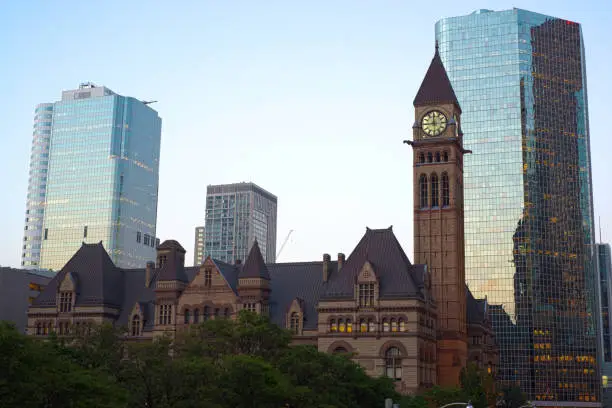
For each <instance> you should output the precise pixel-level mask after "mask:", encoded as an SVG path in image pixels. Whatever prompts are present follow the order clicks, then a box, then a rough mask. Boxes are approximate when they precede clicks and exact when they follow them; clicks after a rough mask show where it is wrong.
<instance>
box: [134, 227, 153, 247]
mask: <svg viewBox="0 0 612 408" xmlns="http://www.w3.org/2000/svg"><path fill="white" fill-rule="evenodd" d="M136 242H138V243H139V244H140V242H142V243H143V244H144V245H146V246H150V247H151V248H155V242H156V240H155V237H154V236H151V235H149V234H146V233H145V234H144V236H143V234H142V233H141V232H140V231H136Z"/></svg>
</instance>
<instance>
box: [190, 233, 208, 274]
mask: <svg viewBox="0 0 612 408" xmlns="http://www.w3.org/2000/svg"><path fill="white" fill-rule="evenodd" d="M205 231H206V228H205V227H196V228H195V243H194V245H193V264H194V265H195V266H197V265H202V264H203V263H204V260H205V259H206V258H205V257H204V251H205V248H204V237H205V235H204V234H205V233H204V232H205Z"/></svg>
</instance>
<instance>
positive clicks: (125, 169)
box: [22, 83, 161, 271]
mask: <svg viewBox="0 0 612 408" xmlns="http://www.w3.org/2000/svg"><path fill="white" fill-rule="evenodd" d="M160 141H161V119H160V117H159V116H158V114H157V112H156V111H155V110H153V109H151V107H149V106H148V103H143V102H142V101H139V100H137V99H134V98H131V97H124V96H121V95H117V94H115V93H114V92H113V91H111V90H110V89H108V88H106V87H98V86H95V85H93V84H90V83H87V84H81V86H80V87H79V89H76V90H70V91H64V92H63V93H62V99H61V101H58V102H54V103H52V104H44V105H39V106H38V107H37V109H36V116H35V129H34V141H33V148H32V158H31V165H30V186H29V189H28V203H27V209H26V226H25V230H26V231H25V236H24V251H23V254H22V263H23V265H24V266H37V267H40V268H45V269H52V270H56V271H57V270H59V269H61V268H62V267H63V266H64V264H65V263H66V262H67V261H68V260H69V259H70V258H71V257H72V255H74V253H75V252H76V251H77V250H78V249H79V247H80V246H81V244H82V242H86V243H94V242H100V241H102V243H103V245H104V247H105V248H106V249H107V251H108V252H109V255H110V257H111V259H112V260H113V262H115V264H116V265H118V266H120V267H126V268H127V267H140V266H144V265H145V264H146V262H147V261H150V260H152V259H155V242H156V240H155V232H156V231H155V228H156V222H157V189H158V177H159V150H160ZM39 248H40V249H39Z"/></svg>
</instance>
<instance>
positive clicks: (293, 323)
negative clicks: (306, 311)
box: [289, 312, 300, 334]
mask: <svg viewBox="0 0 612 408" xmlns="http://www.w3.org/2000/svg"><path fill="white" fill-rule="evenodd" d="M289 328H290V329H291V332H292V333H293V334H299V333H300V315H299V313H296V312H293V313H291V318H290V322H289Z"/></svg>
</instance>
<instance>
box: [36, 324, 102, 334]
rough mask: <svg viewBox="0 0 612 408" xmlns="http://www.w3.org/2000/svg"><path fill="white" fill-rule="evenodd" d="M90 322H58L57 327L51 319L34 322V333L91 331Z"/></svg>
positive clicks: (80, 332) (79, 332) (78, 332)
mask: <svg viewBox="0 0 612 408" xmlns="http://www.w3.org/2000/svg"><path fill="white" fill-rule="evenodd" d="M91 327H92V324H91V323H90V322H76V323H74V324H71V323H70V322H58V323H57V327H55V325H54V324H53V322H52V321H44V322H37V323H36V335H38V336H47V335H49V334H50V333H57V334H58V335H60V336H63V335H68V334H71V333H72V332H73V329H74V331H75V332H76V334H83V333H91Z"/></svg>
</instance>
